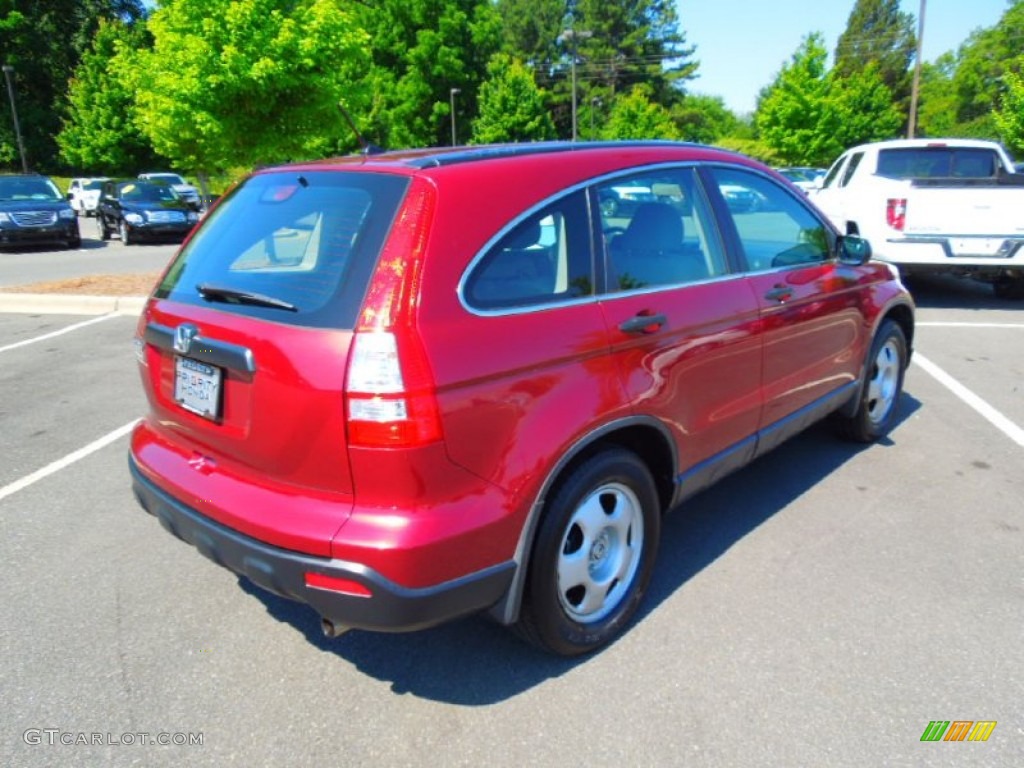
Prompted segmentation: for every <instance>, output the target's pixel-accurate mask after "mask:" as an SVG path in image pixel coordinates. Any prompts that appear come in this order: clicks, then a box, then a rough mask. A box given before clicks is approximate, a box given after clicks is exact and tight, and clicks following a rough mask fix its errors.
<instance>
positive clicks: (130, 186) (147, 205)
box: [96, 179, 199, 245]
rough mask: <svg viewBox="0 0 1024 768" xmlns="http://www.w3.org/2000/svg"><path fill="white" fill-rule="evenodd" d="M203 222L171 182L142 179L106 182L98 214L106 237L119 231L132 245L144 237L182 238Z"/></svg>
mask: <svg viewBox="0 0 1024 768" xmlns="http://www.w3.org/2000/svg"><path fill="white" fill-rule="evenodd" d="M198 221H199V214H197V213H196V212H195V211H194V210H193V209H192V207H191V206H190V205H188V204H187V203H186V202H185V201H184V200H182V199H181V198H180V197H179V196H178V193H177V192H175V191H174V189H172V188H171V187H170V186H168V185H167V184H163V183H159V182H156V181H142V180H139V179H111V180H110V181H105V182H104V183H103V193H102V195H101V197H100V204H99V208H98V209H97V215H96V226H97V230H98V232H99V236H100V238H101V239H102V240H109V239H110V236H111V235H112V234H114V233H115V232H116V233H117V234H118V236H119V237H120V238H121V242H122V243H124V244H125V245H130V244H131V243H133V242H136V241H140V240H181V239H182V238H184V237H185V236H186V235H187V234H188V233H189V232H191V231H192V227H194V226H195V225H196V222H198Z"/></svg>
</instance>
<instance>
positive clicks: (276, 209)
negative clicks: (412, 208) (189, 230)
mask: <svg viewBox="0 0 1024 768" xmlns="http://www.w3.org/2000/svg"><path fill="white" fill-rule="evenodd" d="M407 185H408V182H407V180H406V179H405V178H403V177H399V176H389V175H384V174H370V173H351V172H325V171H314V172H305V171H304V172H301V173H299V172H290V171H289V172H280V173H270V174H263V175H258V176H253V177H251V178H249V179H248V180H247V181H245V182H244V183H243V184H242V185H240V186H239V187H238V188H237V189H235V190H234V191H233V192H232V193H231V194H230V195H229V196H228V197H226V198H225V199H224V200H223V201H222V202H221V204H220V205H219V206H217V208H215V209H214V210H213V211H212V212H211V214H210V216H209V218H208V220H207V221H205V222H203V224H202V226H201V227H200V228H199V230H198V231H197V232H196V233H195V235H194V236H193V238H192V240H190V241H189V243H188V244H187V245H186V246H185V248H184V249H182V251H181V252H180V253H179V255H178V257H177V258H176V259H175V261H174V263H173V264H172V266H171V268H170V270H168V273H167V276H166V277H165V278H164V280H163V281H162V282H161V283H160V286H159V287H158V289H157V292H156V296H157V297H159V298H170V299H173V300H175V301H183V302H186V303H191V304H201V305H206V304H209V305H210V306H213V307H216V308H219V309H228V310H230V311H234V312H238V313H239V314H246V315H252V316H255V317H262V318H266V319H271V320H274V321H276V322H289V323H294V324H297V325H311V326H318V327H332V328H351V327H352V326H353V324H354V322H355V319H356V316H357V314H358V312H359V305H360V304H361V302H362V299H363V295H364V293H365V292H366V284H367V282H368V281H369V278H370V274H371V273H372V271H373V267H374V265H375V264H376V263H377V257H378V255H379V253H380V249H381V246H382V244H383V242H384V238H385V237H386V236H387V233H388V230H389V229H390V227H391V222H392V220H393V219H394V216H395V211H396V210H397V209H398V205H399V203H400V201H401V199H402V196H403V195H404V193H405V189H406V187H407ZM204 295H205V297H206V298H204ZM268 299H269V301H267V300H268ZM271 305H274V306H271Z"/></svg>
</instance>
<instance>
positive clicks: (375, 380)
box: [345, 181, 441, 448]
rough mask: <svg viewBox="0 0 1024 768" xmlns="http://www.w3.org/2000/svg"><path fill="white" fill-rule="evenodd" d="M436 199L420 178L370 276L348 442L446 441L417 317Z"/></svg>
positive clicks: (357, 341) (353, 366) (351, 369)
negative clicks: (428, 236)
mask: <svg viewBox="0 0 1024 768" xmlns="http://www.w3.org/2000/svg"><path fill="white" fill-rule="evenodd" d="M434 202H435V194H434V190H433V188H432V187H431V186H430V185H429V184H426V183H424V182H421V181H414V182H413V184H412V185H411V186H410V189H409V194H408V195H407V196H406V202H405V204H404V205H403V206H402V209H401V211H400V212H399V214H398V217H397V219H396V222H395V226H394V231H393V232H392V234H391V236H390V237H389V238H388V241H387V244H386V245H385V246H384V250H383V252H382V253H381V257H380V260H379V262H378V265H377V269H376V271H375V273H374V276H373V278H372V279H371V282H370V288H369V291H368V292H367V296H366V299H365V300H364V302H363V311H362V313H361V315H360V318H359V322H358V323H357V325H356V332H355V333H354V334H353V336H352V349H351V351H350V352H349V361H348V373H347V377H346V382H345V397H346V403H347V408H348V413H347V416H348V442H349V445H353V446H365V447H375V448H408V447H412V446H419V445H424V444H426V443H433V442H436V441H438V440H440V439H441V414H440V411H439V408H438V404H437V396H436V393H435V391H436V387H435V384H434V374H433V372H432V371H431V368H430V363H429V362H428V360H427V353H426V350H425V349H424V348H423V343H422V341H421V340H420V336H419V333H418V332H417V330H416V320H415V314H416V307H417V306H418V302H419V291H420V276H421V274H422V270H423V254H424V251H425V249H426V241H427V234H428V232H429V229H430V221H431V218H432V216H433V212H434Z"/></svg>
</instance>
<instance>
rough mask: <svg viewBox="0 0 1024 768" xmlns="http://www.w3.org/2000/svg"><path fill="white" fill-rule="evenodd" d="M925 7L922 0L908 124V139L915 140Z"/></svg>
mask: <svg viewBox="0 0 1024 768" xmlns="http://www.w3.org/2000/svg"><path fill="white" fill-rule="evenodd" d="M924 6H925V0H921V13H920V14H918V18H917V53H916V54H915V55H914V82H913V85H911V87H910V120H909V121H908V122H907V138H908V139H912V138H914V134H915V132H916V131H917V99H918V96H919V94H920V90H921V48H922V46H923V42H924Z"/></svg>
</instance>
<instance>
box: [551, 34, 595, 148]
mask: <svg viewBox="0 0 1024 768" xmlns="http://www.w3.org/2000/svg"><path fill="white" fill-rule="evenodd" d="M570 22H571V19H570ZM592 34H593V32H590V31H589V30H580V31H578V32H577V31H576V30H575V29H573V28H572V27H569V28H568V29H567V30H565V31H564V32H563V33H562V34H560V35H559V36H558V39H559V40H562V41H563V42H564V41H569V42H570V43H571V44H572V58H571V59H570V61H569V70H570V71H571V72H572V140H573V141H576V39H577V38H579V37H582V38H584V39H586V38H588V37H590V36H591V35H592Z"/></svg>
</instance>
